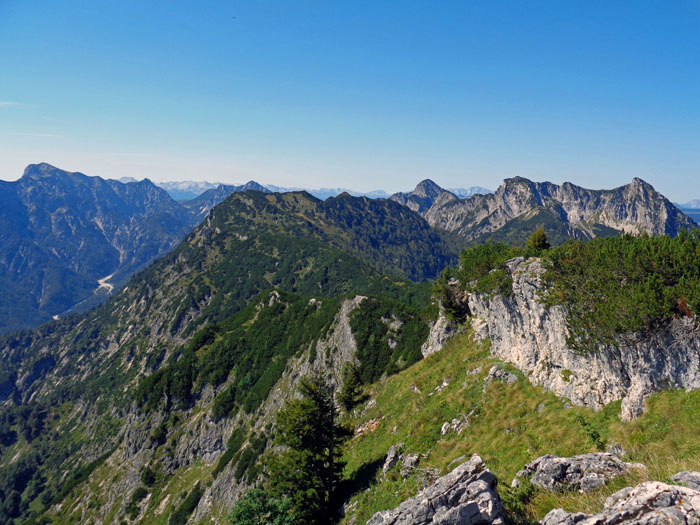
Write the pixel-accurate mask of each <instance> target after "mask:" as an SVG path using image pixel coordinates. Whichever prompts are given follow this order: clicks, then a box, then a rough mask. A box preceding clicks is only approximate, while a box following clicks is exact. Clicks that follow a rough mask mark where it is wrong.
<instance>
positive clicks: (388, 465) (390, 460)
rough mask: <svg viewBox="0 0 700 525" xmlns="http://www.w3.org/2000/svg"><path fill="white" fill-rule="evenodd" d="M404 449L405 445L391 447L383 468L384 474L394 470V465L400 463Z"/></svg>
mask: <svg viewBox="0 0 700 525" xmlns="http://www.w3.org/2000/svg"><path fill="white" fill-rule="evenodd" d="M403 447H404V444H403V443H399V444H398V445H391V446H390V447H389V452H387V453H386V459H385V460H384V466H383V467H382V472H384V474H386V473H387V472H389V471H390V470H391V469H392V468H394V465H396V463H398V461H399V457H400V455H401V451H402V450H403Z"/></svg>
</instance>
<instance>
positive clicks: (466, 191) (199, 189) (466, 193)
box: [119, 177, 493, 202]
mask: <svg viewBox="0 0 700 525" xmlns="http://www.w3.org/2000/svg"><path fill="white" fill-rule="evenodd" d="M119 182H125V183H126V182H136V179H134V178H133V177H122V178H121V179H119ZM155 185H156V186H158V187H159V188H163V189H164V190H165V191H167V192H168V193H169V194H170V196H171V197H172V198H173V199H175V200H176V201H178V202H181V201H191V200H193V199H195V198H197V197H199V196H200V195H202V194H203V193H204V192H206V191H207V190H212V189H216V188H218V187H219V186H224V187H236V188H240V187H245V186H250V187H253V188H254V189H258V190H261V189H264V190H267V191H270V192H274V193H287V192H290V191H306V192H308V193H310V194H311V195H313V196H314V197H316V198H318V199H321V200H325V199H327V198H328V197H337V196H338V195H340V194H341V193H347V194H349V195H352V196H353V197H369V198H371V199H386V198H388V197H389V196H390V195H389V194H388V193H387V192H385V191H384V190H374V191H369V192H358V191H353V190H350V189H348V188H316V189H310V188H301V187H291V188H290V187H284V186H275V185H274V184H265V185H262V184H258V183H257V182H254V181H250V182H248V183H247V184H225V183H223V182H207V181H204V182H201V181H172V182H170V181H169V182H156V183H155ZM224 191H225V190H224ZM261 191H262V190H261ZM449 191H450V192H451V193H453V194H454V195H456V196H457V197H460V198H466V197H471V196H472V195H477V194H486V193H493V191H491V190H489V189H486V188H483V187H481V186H471V187H469V188H450V189H449Z"/></svg>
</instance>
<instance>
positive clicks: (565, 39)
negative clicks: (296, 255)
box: [0, 0, 700, 201]
mask: <svg viewBox="0 0 700 525" xmlns="http://www.w3.org/2000/svg"><path fill="white" fill-rule="evenodd" d="M699 139H700V0H693V1H662V0H658V1H653V2H650V1H645V0H629V1H626V2H617V1H614V0H605V1H594V0H580V1H579V0H552V1H544V0H542V1H539V0H537V1H524V0H523V1H518V2H502V1H495V0H494V1H491V0H483V1H476V0H475V1H470V0H460V1H454V2H451V1H440V0H425V1H420V0H417V1H413V0H411V1H399V0H392V1H389V0H370V1H363V0H352V1H329V0H318V1H305V0H295V1H292V0H289V1H265V0H239V1H228V2H217V1H206V0H202V1H199V2H195V1H191V0H190V1H175V0H169V1H158V2H156V1H148V0H137V1H132V0H119V1H113V0H109V1H102V0H82V1H78V0H43V1H42V0H33V1H27V0H0V179H5V180H14V179H16V178H18V177H19V176H20V175H21V173H22V170H23V168H24V167H25V166H26V165H27V164H29V163H35V162H41V161H45V162H50V163H52V164H55V165H57V166H59V167H62V168H64V169H68V170H71V171H82V172H84V173H87V174H89V175H100V176H102V177H108V178H118V177H121V176H132V177H136V178H143V177H149V178H151V179H153V180H183V179H191V180H217V181H224V182H231V183H233V182H245V181H247V180H249V179H255V180H257V181H259V182H263V183H273V184H278V185H286V186H290V185H293V186H306V187H318V186H343V187H349V188H352V189H356V190H363V191H366V190H370V189H378V188H382V189H385V190H387V191H397V190H404V189H410V188H412V187H413V186H414V185H415V184H416V183H417V182H418V181H420V180H421V179H424V178H432V179H433V180H435V181H436V182H437V183H438V184H440V185H442V186H445V187H467V186H472V185H480V186H486V187H490V188H494V189H495V188H496V187H497V186H498V185H499V184H500V182H501V181H502V180H503V179H504V178H506V177H511V176H516V175H520V176H524V177H528V178H531V179H534V180H550V181H552V182H564V181H567V180H569V181H571V182H574V183H576V184H579V185H582V186H586V187H591V188H610V187H614V186H619V185H621V184H625V183H627V182H629V181H630V180H631V179H632V177H634V176H639V177H641V178H643V179H645V180H647V181H648V182H650V183H651V184H653V185H654V186H655V187H656V188H657V189H658V190H660V191H662V192H663V193H665V194H666V195H667V196H669V197H670V198H671V199H673V200H676V201H685V200H689V199H690V198H700V140H699Z"/></svg>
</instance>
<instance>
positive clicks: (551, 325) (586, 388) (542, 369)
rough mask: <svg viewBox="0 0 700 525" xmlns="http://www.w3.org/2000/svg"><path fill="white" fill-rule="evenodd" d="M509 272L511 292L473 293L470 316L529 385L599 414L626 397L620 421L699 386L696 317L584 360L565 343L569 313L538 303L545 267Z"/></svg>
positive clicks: (535, 263) (521, 263)
mask: <svg viewBox="0 0 700 525" xmlns="http://www.w3.org/2000/svg"><path fill="white" fill-rule="evenodd" d="M506 269H507V271H508V272H509V273H510V275H511V277H512V279H513V293H512V294H510V295H509V296H507V297H506V296H503V295H499V294H471V295H470V296H469V298H468V305H469V311H470V313H471V314H472V316H473V317H475V318H478V320H479V321H478V324H479V323H480V324H481V325H482V329H481V330H480V332H477V335H478V334H481V337H488V338H489V339H490V340H491V352H492V353H493V354H494V355H495V356H496V357H498V358H499V359H502V360H504V361H506V362H509V363H512V364H513V365H515V367H516V368H518V369H519V370H520V371H521V372H523V373H524V374H525V375H526V376H527V377H528V379H529V380H530V382H531V383H533V384H535V385H541V386H543V387H544V388H546V389H547V390H550V391H552V392H554V393H555V394H557V395H559V396H562V397H566V398H568V399H570V400H571V402H572V403H573V404H575V405H585V406H588V407H591V408H594V409H600V408H602V407H603V406H604V405H606V404H607V403H610V402H611V401H616V400H618V399H622V418H623V420H630V419H633V418H634V417H636V416H638V415H639V414H640V413H641V412H642V411H643V409H644V401H645V399H646V398H647V397H648V396H649V395H651V394H652V393H654V392H658V391H660V390H667V389H681V388H682V389H686V390H694V389H697V388H700V337H699V336H698V332H697V330H696V327H695V323H694V320H693V319H690V318H682V319H676V320H674V321H672V322H671V323H670V324H669V325H668V326H666V327H665V328H663V329H661V330H660V331H658V332H656V333H653V334H650V335H649V336H648V337H645V338H643V339H642V340H641V341H639V342H638V343H635V344H626V343H621V344H620V345H619V346H605V347H600V348H599V350H598V352H596V353H593V354H585V355H584V354H581V353H577V352H575V351H574V350H572V349H571V348H569V346H568V345H567V343H566V336H567V327H566V310H565V308H563V307H561V306H554V307H551V308H546V307H545V306H544V305H543V304H542V302H541V300H540V293H541V292H542V290H543V289H544V283H543V279H542V275H543V273H544V268H543V266H542V264H541V262H540V261H539V260H538V259H528V260H526V259H524V258H522V257H518V258H515V259H512V260H511V261H509V262H508V263H507V265H506ZM472 324H474V320H473V321H472ZM483 325H485V327H486V328H485V329H484V328H483Z"/></svg>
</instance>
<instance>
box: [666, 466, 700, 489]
mask: <svg viewBox="0 0 700 525" xmlns="http://www.w3.org/2000/svg"><path fill="white" fill-rule="evenodd" d="M671 481H673V482H674V483H678V484H679V485H684V486H686V487H690V488H691V489H695V490H700V472H694V471H692V470H685V471H683V472H679V473H678V474H674V475H673V476H671Z"/></svg>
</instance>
